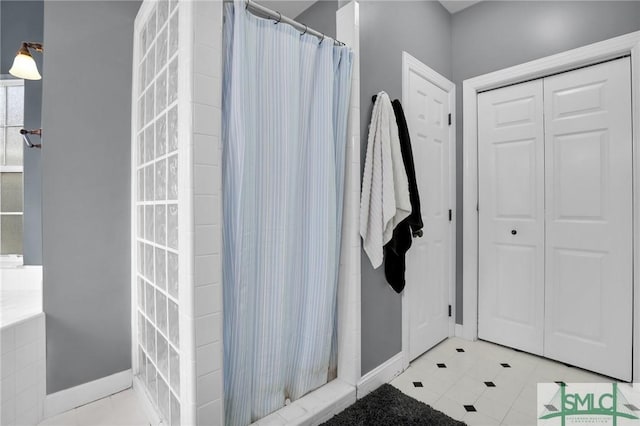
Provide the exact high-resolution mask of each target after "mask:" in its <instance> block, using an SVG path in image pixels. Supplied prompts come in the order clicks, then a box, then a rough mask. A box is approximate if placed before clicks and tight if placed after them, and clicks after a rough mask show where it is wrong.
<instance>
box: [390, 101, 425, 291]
mask: <svg viewBox="0 0 640 426" xmlns="http://www.w3.org/2000/svg"><path fill="white" fill-rule="evenodd" d="M391 104H392V105H393V112H394V113H395V116H396V123H397V125H398V135H399V137H400V151H401V152H402V162H403V163H404V168H405V170H406V172H407V179H408V181H409V199H410V201H411V214H410V215H409V216H407V217H406V218H405V219H404V220H403V221H402V222H400V223H399V224H398V225H397V226H396V228H395V229H394V230H393V236H392V237H391V240H390V241H389V242H388V243H387V244H385V246H384V274H385V277H386V278H387V282H388V283H389V285H390V286H391V287H392V288H393V289H394V290H395V291H396V292H397V293H401V292H402V290H403V289H404V285H405V279H404V271H405V254H406V253H407V251H408V250H409V248H410V247H411V241H412V237H416V236H422V227H423V223H422V215H421V213H420V195H419V194H418V184H417V182H416V169H415V165H414V163H413V153H412V152H411V138H410V137H409V129H408V128H407V121H406V119H405V117H404V111H403V110H402V105H401V104H400V101H399V100H397V99H396V100H394V101H393V102H392V103H391Z"/></svg>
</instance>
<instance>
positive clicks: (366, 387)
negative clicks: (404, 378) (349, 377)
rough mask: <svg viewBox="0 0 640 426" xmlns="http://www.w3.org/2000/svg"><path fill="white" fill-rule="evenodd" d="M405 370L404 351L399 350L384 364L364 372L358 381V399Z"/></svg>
mask: <svg viewBox="0 0 640 426" xmlns="http://www.w3.org/2000/svg"><path fill="white" fill-rule="evenodd" d="M404 370H405V366H404V353H402V352H400V353H399V354H397V355H395V356H394V357H393V358H391V359H389V360H388V361H387V362H385V363H384V364H381V365H379V366H378V367H376V368H375V369H373V370H371V371H370V372H368V373H367V374H365V375H364V376H363V377H362V379H360V381H359V382H358V388H357V397H358V399H360V398H362V397H364V396H366V395H367V394H369V393H370V392H373V391H374V390H376V389H378V388H379V387H380V386H382V385H383V384H385V383H389V382H390V381H391V380H393V378H395V377H396V376H398V375H399V374H400V373H402V372H403V371H404Z"/></svg>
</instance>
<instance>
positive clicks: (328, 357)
mask: <svg viewBox="0 0 640 426" xmlns="http://www.w3.org/2000/svg"><path fill="white" fill-rule="evenodd" d="M351 66H352V53H351V50H350V49H349V48H346V47H336V46H334V44H333V41H332V40H329V39H327V40H324V41H322V42H321V41H320V40H319V39H318V38H316V37H313V36H311V35H308V34H305V35H301V34H300V32H299V31H297V30H296V29H295V28H293V27H291V26H289V25H286V24H275V23H274V21H273V20H268V19H263V18H259V17H256V16H255V15H252V14H251V13H249V12H248V11H246V10H245V8H244V4H243V2H237V3H236V4H234V5H226V6H225V70H224V84H223V126H222V127H223V150H224V152H223V196H224V202H223V205H224V228H223V238H224V266H223V281H224V391H225V395H224V398H225V416H226V423H225V424H226V425H228V426H234V425H242V426H244V425H247V424H249V423H251V422H253V421H256V420H258V419H259V418H262V417H264V416H266V415H268V414H269V413H271V412H273V411H275V410H277V409H279V408H281V407H283V406H284V405H285V403H286V401H287V400H291V401H293V400H295V399H297V398H300V397H301V396H303V395H304V394H306V393H307V392H309V391H311V390H313V389H315V388H318V387H319V386H322V385H323V384H325V383H326V382H327V377H328V375H329V370H331V369H333V371H334V372H335V365H333V367H332V366H331V365H330V364H331V363H332V362H335V360H336V356H335V350H336V348H335V335H334V334H335V330H336V327H335V324H336V313H335V312H336V293H337V281H338V267H339V257H340V237H341V226H342V220H341V218H342V198H343V186H344V185H343V181H344V167H345V165H344V162H345V147H346V130H347V114H348V105H349V94H350V87H351V84H350V83H351Z"/></svg>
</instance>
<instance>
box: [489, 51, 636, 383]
mask: <svg viewBox="0 0 640 426" xmlns="http://www.w3.org/2000/svg"><path fill="white" fill-rule="evenodd" d="M478 118H479V121H478V123H479V124H478V131H479V139H478V162H479V164H478V185H479V187H478V188H479V194H478V195H479V200H480V203H479V207H480V209H479V225H480V226H479V229H480V235H479V253H480V255H479V256H480V258H479V272H480V274H479V302H478V303H479V310H478V335H479V337H480V338H482V339H486V340H490V341H493V342H496V343H500V344H504V345H507V346H511V347H514V348H518V349H522V350H525V351H528V352H532V353H535V354H540V355H544V356H546V357H548V358H552V359H555V360H559V361H562V362H565V363H568V364H571V365H575V366H578V367H582V368H585V369H588V370H592V371H595V372H598V373H602V374H605V375H608V376H611V377H615V378H618V379H622V380H631V364H632V362H631V356H632V319H633V311H632V303H633V300H632V292H633V287H632V286H633V282H632V272H633V269H632V261H633V259H632V256H633V242H632V214H633V206H632V201H633V198H632V186H631V185H632V141H631V75H630V60H629V58H622V59H618V60H615V61H610V62H606V63H602V64H598V65H594V66H590V67H586V68H582V69H578V70H574V71H570V72H566V73H562V74H558V75H555V76H551V77H547V78H544V79H539V80H535V81H531V82H527V83H522V84H518V85H514V86H510V87H506V88H502V89H497V90H493V91H489V92H485V93H482V94H480V95H479V97H478Z"/></svg>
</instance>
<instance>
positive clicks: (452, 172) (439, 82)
mask: <svg viewBox="0 0 640 426" xmlns="http://www.w3.org/2000/svg"><path fill="white" fill-rule="evenodd" d="M410 70H414V71H415V70H419V72H420V74H421V75H422V77H424V78H425V80H427V81H429V82H430V83H432V84H433V85H435V86H436V87H438V88H440V89H442V90H444V91H445V92H447V94H448V97H449V112H450V113H451V125H450V126H449V145H450V149H449V182H450V188H449V206H451V211H452V217H451V222H450V226H451V231H450V232H451V234H450V238H451V245H450V247H449V286H448V287H449V305H450V306H451V316H450V317H449V337H451V336H453V335H454V331H455V317H456V313H455V303H454V300H455V283H456V262H455V260H456V117H455V111H456V85H455V84H454V83H453V82H451V81H449V80H448V79H447V78H445V77H444V76H442V75H441V74H439V73H438V72H436V71H435V70H434V69H432V68H430V67H429V66H427V65H425V64H424V63H422V62H421V61H420V60H418V59H416V58H414V57H413V56H411V55H410V54H409V53H408V52H405V51H403V52H402V104H403V105H408V101H409V71H410ZM402 359H403V364H404V368H405V369H406V368H407V367H409V362H410V359H409V302H408V300H407V297H406V293H405V292H404V291H403V292H402Z"/></svg>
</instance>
